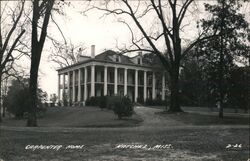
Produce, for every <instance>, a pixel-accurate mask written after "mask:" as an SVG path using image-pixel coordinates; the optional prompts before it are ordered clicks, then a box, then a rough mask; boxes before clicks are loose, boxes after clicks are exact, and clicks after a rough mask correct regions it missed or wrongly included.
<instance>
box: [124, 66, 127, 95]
mask: <svg viewBox="0 0 250 161" xmlns="http://www.w3.org/2000/svg"><path fill="white" fill-rule="evenodd" d="M127 94H128V69H127V68H124V96H126V95H127Z"/></svg>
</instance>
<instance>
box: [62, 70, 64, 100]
mask: <svg viewBox="0 0 250 161" xmlns="http://www.w3.org/2000/svg"><path fill="white" fill-rule="evenodd" d="M62 89H63V90H62V100H63V99H64V97H65V73H63V84H62Z"/></svg>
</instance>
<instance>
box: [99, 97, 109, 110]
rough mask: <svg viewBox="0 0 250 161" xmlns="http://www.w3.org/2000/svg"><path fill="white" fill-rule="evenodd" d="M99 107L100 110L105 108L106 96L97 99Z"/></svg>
mask: <svg viewBox="0 0 250 161" xmlns="http://www.w3.org/2000/svg"><path fill="white" fill-rule="evenodd" d="M99 107H100V108H101V109H104V108H107V96H101V97H99Z"/></svg>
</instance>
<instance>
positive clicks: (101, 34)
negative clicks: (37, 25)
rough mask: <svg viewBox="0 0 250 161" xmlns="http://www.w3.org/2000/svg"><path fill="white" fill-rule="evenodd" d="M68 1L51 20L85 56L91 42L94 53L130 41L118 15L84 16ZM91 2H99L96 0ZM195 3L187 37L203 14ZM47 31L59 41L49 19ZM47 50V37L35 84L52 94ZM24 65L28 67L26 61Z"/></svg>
mask: <svg viewBox="0 0 250 161" xmlns="http://www.w3.org/2000/svg"><path fill="white" fill-rule="evenodd" d="M70 2H71V5H70V6H64V7H63V10H64V13H65V14H64V15H58V14H55V15H54V19H55V21H56V23H57V24H58V26H60V29H61V31H62V32H63V35H64V37H65V38H66V39H67V41H71V42H72V43H73V44H79V43H81V44H84V46H83V48H86V50H85V51H84V54H85V55H90V46H91V45H95V48H96V54H99V53H101V52H102V51H104V50H109V49H113V50H117V48H116V46H117V43H118V46H119V47H122V46H123V45H124V44H128V43H129V42H130V40H131V34H130V31H129V30H128V28H127V27H126V26H125V25H124V24H122V23H120V22H118V21H117V20H118V19H119V17H116V18H115V17H113V16H106V17H102V16H103V12H101V11H97V10H91V11H89V12H87V14H86V15H84V14H82V13H80V12H81V11H83V10H84V9H85V7H86V6H85V5H84V4H83V3H82V1H73V0H72V1H70ZM204 2H205V1H204ZM95 3H100V2H98V1H96V2H95ZM199 5H200V8H199V12H196V14H194V15H189V14H187V16H188V17H187V18H186V20H185V21H184V22H183V23H184V24H186V27H185V31H184V32H183V34H184V36H186V37H187V38H191V39H192V38H194V37H195V36H196V35H195V34H196V33H197V29H196V20H198V19H199V18H202V17H204V9H203V7H202V6H203V5H202V3H199ZM243 11H244V12H245V11H248V14H247V17H246V19H247V21H248V22H250V17H249V16H250V13H249V11H250V8H249V5H247V6H244V7H243ZM101 17H102V18H101ZM120 18H121V17H120ZM122 18H123V19H125V20H126V21H127V22H129V24H130V25H132V26H133V22H132V21H130V20H129V19H127V18H126V17H122ZM150 19H152V17H150V16H149V17H146V18H145V19H142V21H143V24H144V25H145V26H146V28H147V27H148V30H150V29H151V28H150V26H151V24H152V22H153V20H152V21H150ZM135 33H136V35H137V34H138V35H139V34H140V32H139V31H137V30H135ZM48 34H49V35H50V36H52V37H53V38H55V39H57V40H59V41H61V42H63V37H62V35H61V33H60V31H59V30H58V28H57V27H56V25H55V24H54V23H53V22H52V21H50V24H49V28H48ZM159 45H160V44H159ZM159 48H161V46H159ZM50 53H51V43H50V40H49V39H47V40H46V43H45V46H44V50H43V54H42V59H41V63H40V72H39V85H40V87H41V88H42V89H43V90H44V91H46V92H47V93H48V94H49V95H50V94H52V93H56V94H57V91H58V90H57V88H58V74H57V71H56V69H58V67H59V66H58V65H57V64H55V63H54V62H52V61H50V60H49V58H48V56H49V54H50ZM26 67H27V68H28V66H27V64H26Z"/></svg>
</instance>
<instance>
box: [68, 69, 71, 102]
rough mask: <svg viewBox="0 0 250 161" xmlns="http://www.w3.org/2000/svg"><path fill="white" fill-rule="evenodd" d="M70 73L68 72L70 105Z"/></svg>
mask: <svg viewBox="0 0 250 161" xmlns="http://www.w3.org/2000/svg"><path fill="white" fill-rule="evenodd" d="M70 97H71V96H70V72H68V103H69V102H70Z"/></svg>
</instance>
